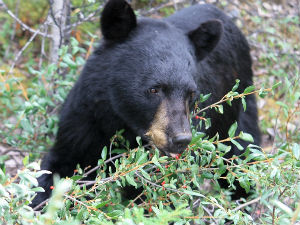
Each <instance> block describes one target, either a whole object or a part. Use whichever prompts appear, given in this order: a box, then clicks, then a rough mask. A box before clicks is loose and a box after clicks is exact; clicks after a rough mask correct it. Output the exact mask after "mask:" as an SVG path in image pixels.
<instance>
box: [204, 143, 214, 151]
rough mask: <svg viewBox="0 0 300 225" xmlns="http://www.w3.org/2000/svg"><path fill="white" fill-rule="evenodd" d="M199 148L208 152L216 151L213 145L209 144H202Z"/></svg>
mask: <svg viewBox="0 0 300 225" xmlns="http://www.w3.org/2000/svg"><path fill="white" fill-rule="evenodd" d="M201 147H202V148H203V149H205V150H208V151H214V150H215V149H216V147H215V145H214V144H212V143H210V142H204V143H202V144H201Z"/></svg>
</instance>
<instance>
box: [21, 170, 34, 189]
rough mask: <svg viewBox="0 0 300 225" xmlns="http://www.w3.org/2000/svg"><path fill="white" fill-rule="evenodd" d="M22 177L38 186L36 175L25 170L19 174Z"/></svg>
mask: <svg viewBox="0 0 300 225" xmlns="http://www.w3.org/2000/svg"><path fill="white" fill-rule="evenodd" d="M19 176H20V178H21V179H23V180H25V181H26V182H28V183H30V184H32V185H33V186H38V181H37V179H36V178H35V177H33V176H31V175H30V174H28V173H26V172H23V173H20V174H19Z"/></svg>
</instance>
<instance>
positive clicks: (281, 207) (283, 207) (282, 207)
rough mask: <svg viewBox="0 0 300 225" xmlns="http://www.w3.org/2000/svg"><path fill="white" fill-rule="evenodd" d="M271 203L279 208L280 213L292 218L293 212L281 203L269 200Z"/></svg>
mask: <svg viewBox="0 0 300 225" xmlns="http://www.w3.org/2000/svg"><path fill="white" fill-rule="evenodd" d="M271 203H272V204H273V205H275V206H277V207H278V208H280V209H281V210H282V211H284V212H286V213H287V214H288V215H290V216H293V210H292V209H291V208H290V207H288V206H287V205H285V204H283V203H282V202H280V201H278V200H275V199H274V200H271Z"/></svg>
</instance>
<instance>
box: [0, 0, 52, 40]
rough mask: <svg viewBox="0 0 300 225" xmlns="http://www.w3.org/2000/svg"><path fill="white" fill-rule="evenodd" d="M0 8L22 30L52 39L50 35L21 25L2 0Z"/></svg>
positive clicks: (23, 24) (0, 0)
mask: <svg viewBox="0 0 300 225" xmlns="http://www.w3.org/2000/svg"><path fill="white" fill-rule="evenodd" d="M0 7H3V8H4V9H5V10H6V12H7V13H8V15H10V16H11V17H12V18H13V19H14V20H16V21H17V22H18V23H19V24H20V25H21V27H22V28H23V29H25V30H28V31H30V32H31V33H34V34H35V35H41V36H43V37H47V38H52V36H51V35H49V34H45V33H42V32H40V31H39V30H34V29H32V28H30V27H29V26H27V25H26V24H25V23H23V22H22V21H21V20H20V19H19V18H18V17H17V16H16V15H15V14H14V13H13V12H12V11H10V10H9V9H8V7H7V6H6V5H5V3H4V2H3V0H0Z"/></svg>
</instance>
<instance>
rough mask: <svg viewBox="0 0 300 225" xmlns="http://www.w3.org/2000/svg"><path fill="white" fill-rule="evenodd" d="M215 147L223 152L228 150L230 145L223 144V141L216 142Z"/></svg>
mask: <svg viewBox="0 0 300 225" xmlns="http://www.w3.org/2000/svg"><path fill="white" fill-rule="evenodd" d="M217 147H218V150H219V151H221V152H224V153H225V152H228V151H229V150H230V149H231V146H228V145H224V144H223V143H218V145H217Z"/></svg>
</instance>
